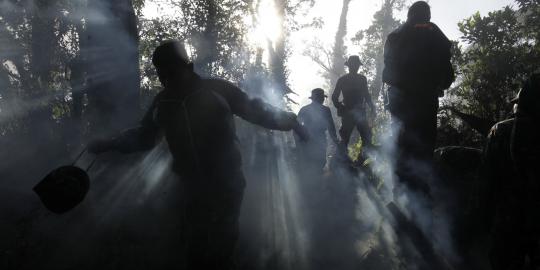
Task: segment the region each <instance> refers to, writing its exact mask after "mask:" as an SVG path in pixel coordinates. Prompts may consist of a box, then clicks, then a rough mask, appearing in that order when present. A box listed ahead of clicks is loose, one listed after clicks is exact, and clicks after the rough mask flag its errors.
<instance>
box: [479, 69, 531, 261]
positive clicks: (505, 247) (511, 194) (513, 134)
mask: <svg viewBox="0 0 540 270" xmlns="http://www.w3.org/2000/svg"><path fill="white" fill-rule="evenodd" d="M539 100H540V76H539V75H538V74H536V75H533V76H531V77H530V78H529V80H527V81H526V82H525V83H524V84H523V87H522V89H521V91H520V92H519V94H518V97H517V98H516V99H515V100H514V101H517V106H516V109H515V115H514V117H513V118H510V119H507V120H504V121H502V122H499V123H497V124H495V125H494V126H493V128H492V129H491V131H490V134H489V136H488V139H487V143H486V146H485V148H484V153H483V163H482V169H481V177H480V179H482V181H483V182H485V184H484V186H485V187H486V189H487V190H486V193H487V195H488V196H487V199H488V201H487V203H486V204H487V207H486V208H487V210H488V211H485V212H487V213H488V215H486V216H487V217H486V218H487V225H491V226H490V229H491V232H492V236H493V241H492V246H491V250H490V254H489V257H490V261H491V265H492V268H493V269H495V270H499V269H500V270H507V269H523V267H524V266H525V264H526V258H527V257H528V259H529V264H530V265H529V267H528V268H530V269H537V268H538V267H539V266H540V257H539V254H538V252H539V251H540V249H539V241H540V214H538V207H540V199H538V198H539V195H540V182H539V181H538V180H539V179H540V170H539V169H538V164H539V162H540V158H539V157H540V143H539V142H538V132H539V131H540V129H539V124H540V113H539V108H540V102H539Z"/></svg>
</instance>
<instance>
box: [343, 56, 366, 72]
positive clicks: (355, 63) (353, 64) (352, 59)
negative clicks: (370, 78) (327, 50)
mask: <svg viewBox="0 0 540 270" xmlns="http://www.w3.org/2000/svg"><path fill="white" fill-rule="evenodd" d="M361 64H362V63H361V62H360V57H358V55H351V56H349V59H347V61H346V62H345V65H346V66H347V67H349V73H357V72H358V69H359V68H360V65H361Z"/></svg>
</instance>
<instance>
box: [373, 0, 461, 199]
mask: <svg viewBox="0 0 540 270" xmlns="http://www.w3.org/2000/svg"><path fill="white" fill-rule="evenodd" d="M430 19H431V11H430V7H429V5H428V4H427V3H426V2H424V1H418V2H416V3H414V4H413V5H412V6H411V7H410V9H409V12H408V14H407V21H406V22H405V23H404V24H403V25H402V26H400V27H399V28H398V29H396V30H394V31H393V32H392V33H391V34H390V35H388V39H387V40H386V44H385V49H384V63H385V68H384V71H383V82H385V83H388V84H389V85H390V88H389V89H388V109H389V111H390V113H391V114H392V120H393V121H394V122H395V123H396V124H397V125H396V126H397V128H398V129H399V130H398V132H397V134H398V159H397V175H398V178H399V180H400V181H401V182H402V183H405V184H406V185H407V187H408V188H410V189H412V190H415V191H420V192H423V193H426V194H429V186H428V185H427V180H428V179H427V177H429V175H430V174H431V173H432V171H431V167H432V166H431V164H432V159H433V151H434V149H435V140H436V136H437V110H438V107H439V101H438V97H440V96H442V95H443V91H444V89H447V88H448V87H450V85H451V83H452V81H453V80H454V72H453V69H452V65H451V63H450V57H451V52H450V48H451V42H450V41H449V40H448V38H446V36H445V35H444V34H443V33H442V31H441V30H440V29H439V28H438V27H437V26H436V25H435V24H434V23H431V22H430Z"/></svg>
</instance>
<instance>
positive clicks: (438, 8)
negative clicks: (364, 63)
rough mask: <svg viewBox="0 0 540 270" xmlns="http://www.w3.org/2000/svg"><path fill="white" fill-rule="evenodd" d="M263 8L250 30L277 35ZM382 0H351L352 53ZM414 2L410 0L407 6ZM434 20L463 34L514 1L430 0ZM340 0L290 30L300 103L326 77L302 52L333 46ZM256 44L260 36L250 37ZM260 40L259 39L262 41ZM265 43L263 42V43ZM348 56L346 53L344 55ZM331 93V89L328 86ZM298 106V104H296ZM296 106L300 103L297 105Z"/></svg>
mask: <svg viewBox="0 0 540 270" xmlns="http://www.w3.org/2000/svg"><path fill="white" fill-rule="evenodd" d="M260 1H261V7H264V8H261V9H260V10H259V13H260V14H259V19H260V23H261V27H260V29H259V30H258V31H257V30H256V31H254V33H252V34H250V37H251V39H260V38H261V35H267V36H270V37H271V38H272V37H275V36H276V31H279V30H276V28H275V27H274V26H275V25H276V18H275V11H274V10H273V5H272V1H271V0H260ZM382 2H383V0H352V1H351V4H350V6H349V14H348V18H347V30H348V32H347V37H346V45H347V46H348V53H349V54H358V52H359V51H358V50H359V48H357V47H355V46H352V44H351V42H350V39H351V38H352V37H353V36H354V35H355V33H356V32H358V31H359V30H362V29H366V28H367V27H369V25H370V24H371V20H372V17H373V14H374V13H375V12H376V11H377V10H378V9H380V6H381V4H382ZM412 2H414V1H413V0H407V2H406V3H407V5H406V6H407V7H408V6H409V5H410V4H411V3H412ZM428 2H429V3H430V5H431V9H432V10H431V12H432V21H433V22H434V23H436V24H437V25H438V26H439V27H440V28H441V29H442V30H443V32H444V33H446V35H447V36H448V37H449V38H450V39H453V40H456V39H459V38H460V32H459V30H458V26H457V23H458V22H460V21H462V20H463V19H465V18H467V17H469V16H471V15H472V14H474V13H475V12H477V11H479V12H480V14H481V15H487V13H488V12H490V11H493V10H497V9H500V8H502V7H504V6H506V5H511V6H512V5H514V6H515V4H514V2H513V1H512V0H430V1H428ZM341 3H342V1H339V0H317V1H316V4H315V6H314V7H313V8H312V9H311V10H310V11H309V12H308V14H307V15H306V16H304V17H302V18H297V20H298V21H299V22H300V23H309V22H311V21H312V19H313V18H315V17H321V18H322V20H323V22H324V26H323V28H322V29H320V30H319V29H317V30H314V29H311V28H310V29H304V30H300V31H299V32H296V33H293V34H291V36H290V38H289V45H290V49H291V55H290V58H289V60H288V61H289V62H288V68H289V71H290V76H289V81H290V86H291V88H292V89H293V90H294V91H295V92H297V93H298V94H299V96H291V98H293V99H294V100H295V101H297V102H298V103H300V105H305V104H307V103H309V99H308V97H309V95H310V92H311V89H313V88H317V87H323V86H324V85H325V81H324V79H323V78H322V77H321V76H320V73H321V71H322V69H321V68H320V67H319V66H317V64H315V63H314V62H313V61H312V60H311V59H310V58H309V57H306V56H304V55H303V52H304V50H305V48H306V44H309V43H311V42H313V41H314V40H315V39H319V40H320V41H321V42H322V43H323V44H325V46H326V47H328V48H331V46H332V44H333V41H334V36H335V31H336V28H337V24H338V22H339V16H340V13H341ZM144 14H145V15H146V16H148V17H156V16H160V15H161V14H159V12H158V11H157V9H156V7H155V5H154V4H153V3H152V1H151V0H150V1H147V4H146V7H145V9H144ZM397 16H398V18H399V19H401V20H405V19H406V9H405V10H404V11H402V12H401V13H399V14H398V15H397ZM251 42H252V43H254V44H257V42H260V41H257V40H252V41H251ZM259 44H260V43H259ZM263 44H264V43H263ZM344 58H345V56H344ZM325 90H326V91H327V92H328V93H330V92H331V91H332V89H325ZM295 107H296V106H295ZM294 109H296V110H298V109H299V107H296V108H294Z"/></svg>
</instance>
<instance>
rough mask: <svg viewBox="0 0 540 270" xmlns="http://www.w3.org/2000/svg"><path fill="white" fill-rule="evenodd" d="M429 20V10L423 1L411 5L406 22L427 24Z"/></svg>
mask: <svg viewBox="0 0 540 270" xmlns="http://www.w3.org/2000/svg"><path fill="white" fill-rule="evenodd" d="M430 20H431V10H430V8H429V5H428V3H427V2H425V1H418V2H415V3H414V4H412V6H411V7H410V8H409V12H408V13H407V21H408V22H411V23H428V22H429V21H430Z"/></svg>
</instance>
